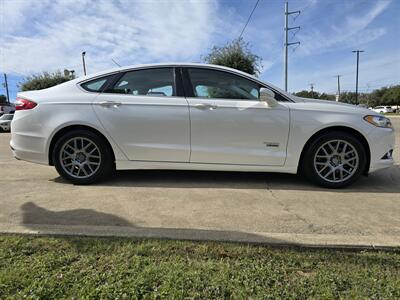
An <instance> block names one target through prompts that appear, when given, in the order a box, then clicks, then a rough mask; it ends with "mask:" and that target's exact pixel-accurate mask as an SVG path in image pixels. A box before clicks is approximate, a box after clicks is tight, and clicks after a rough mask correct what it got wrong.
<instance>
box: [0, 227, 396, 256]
mask: <svg viewBox="0 0 400 300" xmlns="http://www.w3.org/2000/svg"><path fill="white" fill-rule="evenodd" d="M0 233H6V234H33V235H55V236H91V237H132V238H140V239H167V240H168V239H171V240H188V241H213V242H232V243H246V244H261V245H269V246H284V247H299V248H324V249H348V250H351V249H353V250H363V249H374V250H377V249H380V250H400V237H399V236H387V235H361V236H358V235H337V234H291V233H268V232H235V231H222V230H211V229H197V228H196V229H182V228H150V227H147V228H135V227H128V226H80V225H38V224H24V225H14V224H4V223H3V224H0Z"/></svg>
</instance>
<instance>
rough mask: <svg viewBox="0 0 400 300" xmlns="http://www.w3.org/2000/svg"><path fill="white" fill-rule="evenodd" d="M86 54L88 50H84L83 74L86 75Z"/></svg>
mask: <svg viewBox="0 0 400 300" xmlns="http://www.w3.org/2000/svg"><path fill="white" fill-rule="evenodd" d="M85 54H86V51H83V52H82V64H83V74H84V75H85V76H86V64H85Z"/></svg>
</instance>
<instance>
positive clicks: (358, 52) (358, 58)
mask: <svg viewBox="0 0 400 300" xmlns="http://www.w3.org/2000/svg"><path fill="white" fill-rule="evenodd" d="M352 52H353V53H357V72H356V105H357V104H358V65H359V63H360V53H362V52H364V50H354V51H352Z"/></svg>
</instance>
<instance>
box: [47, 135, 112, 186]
mask: <svg viewBox="0 0 400 300" xmlns="http://www.w3.org/2000/svg"><path fill="white" fill-rule="evenodd" d="M53 162H54V166H55V167H56V169H57V172H58V173H59V174H60V175H61V176H62V177H64V178H65V179H67V180H69V181H71V182H73V183H75V184H90V183H93V182H95V181H97V180H99V179H101V178H104V177H105V176H106V175H108V174H109V173H110V172H111V171H112V170H113V168H114V161H113V155H112V150H111V149H110V146H109V145H108V144H107V142H106V141H104V139H103V138H102V137H100V136H99V135H97V134H96V133H93V132H91V131H88V130H73V131H71V132H68V133H67V134H65V135H63V136H62V137H61V138H60V139H59V140H58V141H57V142H56V144H55V147H54V151H53Z"/></svg>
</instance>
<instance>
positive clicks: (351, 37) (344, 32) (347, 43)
mask: <svg viewBox="0 0 400 300" xmlns="http://www.w3.org/2000/svg"><path fill="white" fill-rule="evenodd" d="M373 3H374V5H373V6H372V7H371V8H370V9H369V10H368V11H367V12H366V13H365V14H361V12H357V13H354V14H352V15H350V16H348V17H347V18H345V19H344V20H343V22H341V21H339V22H337V23H336V24H334V25H332V26H330V28H328V29H320V28H314V29H313V30H312V31H311V32H310V31H308V32H307V34H306V35H305V34H304V33H303V32H300V34H299V38H300V41H301V44H302V45H301V47H300V49H299V50H300V51H299V53H300V54H301V55H310V54H313V53H321V52H325V51H330V50H333V49H335V48H340V47H342V48H343V47H351V46H353V45H360V44H366V43H369V42H372V41H374V40H376V39H378V38H379V37H381V36H382V35H384V34H385V33H386V29H385V28H382V27H379V28H370V27H369V25H370V24H371V23H372V22H373V21H374V20H375V19H376V17H378V16H379V15H380V14H381V13H382V12H383V11H384V10H385V9H386V8H387V7H388V6H389V4H390V3H391V0H387V1H376V2H373Z"/></svg>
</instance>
